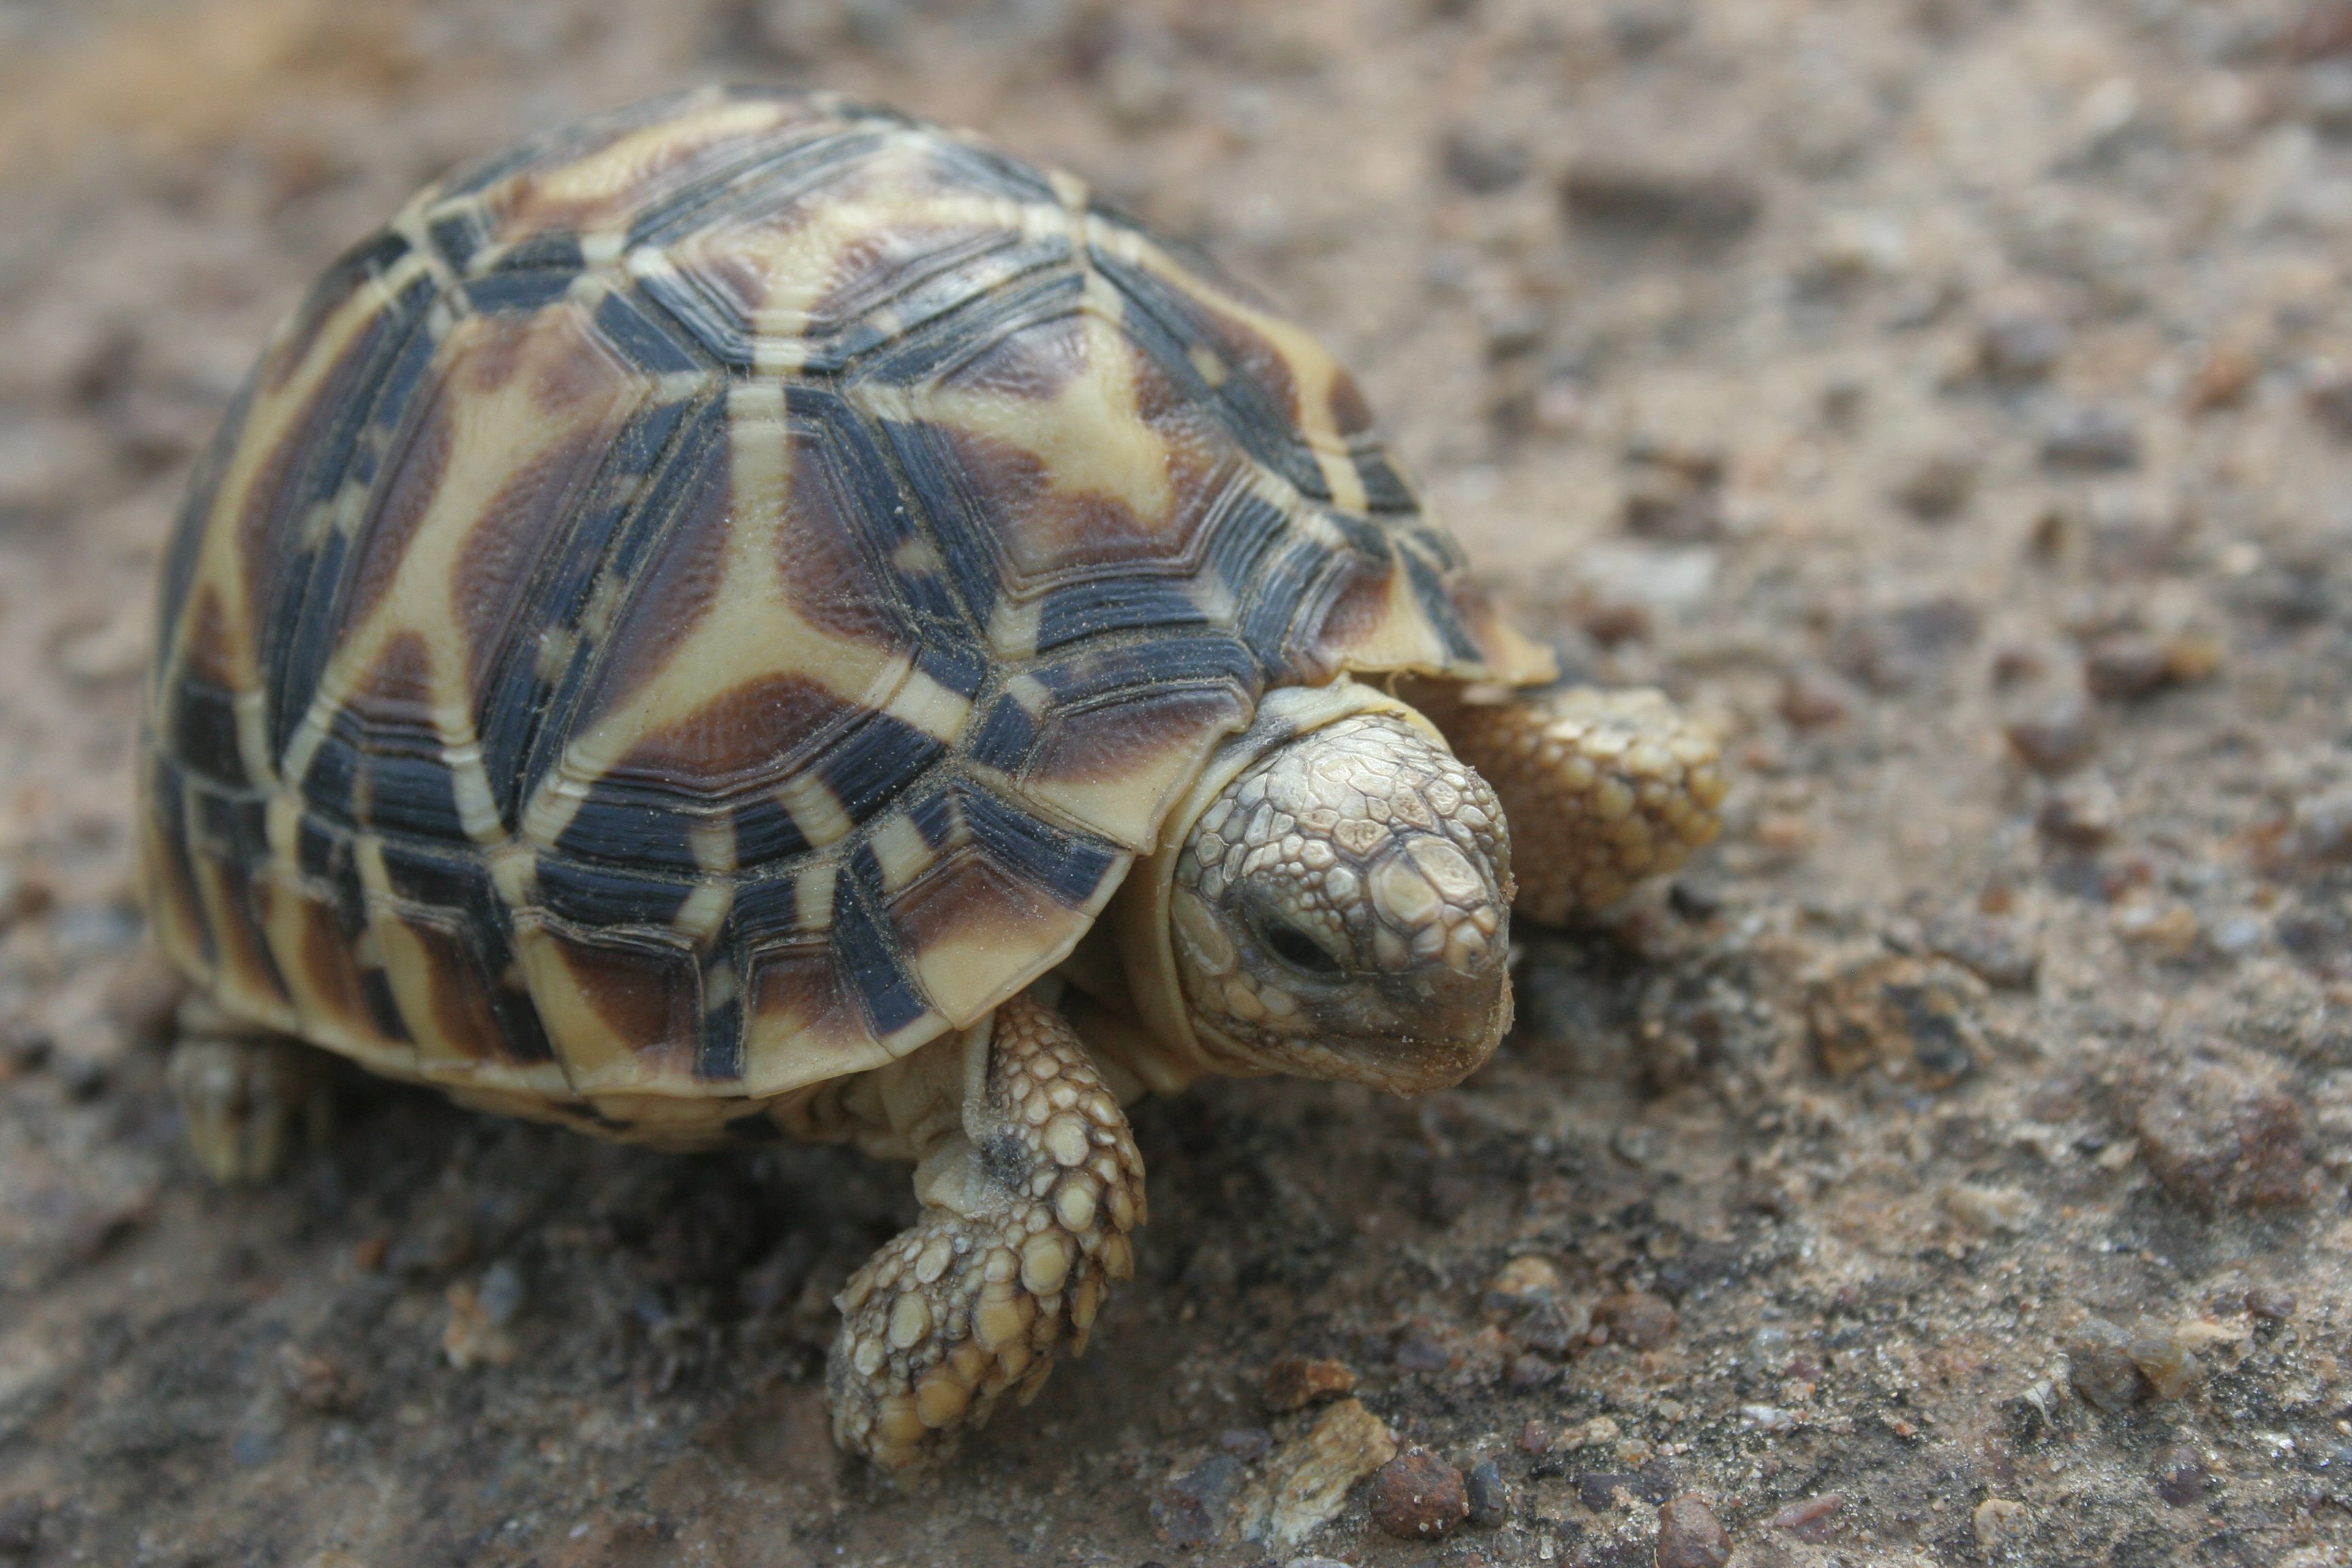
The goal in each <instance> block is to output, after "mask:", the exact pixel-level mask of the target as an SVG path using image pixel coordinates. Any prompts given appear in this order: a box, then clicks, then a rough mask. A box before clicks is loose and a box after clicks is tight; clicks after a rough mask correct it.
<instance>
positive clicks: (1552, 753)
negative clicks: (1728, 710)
mask: <svg viewBox="0 0 2352 1568" xmlns="http://www.w3.org/2000/svg"><path fill="white" fill-rule="evenodd" d="M1424 695H1425V694H1424V693H1423V692H1420V691H1416V692H1415V693H1414V697H1415V699H1416V700H1422V699H1423V697H1424ZM1427 695H1429V696H1431V697H1433V700H1426V701H1423V709H1424V710H1425V711H1426V712H1427V713H1428V715H1429V718H1430V719H1431V720H1432V721H1433V722H1434V723H1435V724H1436V725H1437V727H1438V728H1439V729H1440V730H1443V731H1444V732H1445V739H1446V741H1447V742H1449V743H1450V744H1452V746H1453V747H1454V754H1455V755H1456V756H1458V757H1460V758H1461V759H1462V760H1463V761H1464V762H1465V763H1469V764H1470V765H1471V766H1472V767H1474V768H1475V769H1476V770H1477V771H1478V773H1480V775H1481V776H1483V777H1484V778H1485V779H1486V782H1487V783H1488V784H1492V785H1494V787H1495V794H1496V798H1498V799H1499V800H1500V801H1501V802H1502V805H1503V816H1504V817H1505V819H1506V820H1507V822H1508V823H1509V825H1510V830H1511V870H1512V874H1513V875H1514V876H1515V877H1517V879H1518V889H1519V891H1518V897H1517V900H1515V901H1514V903H1513V906H1512V907H1513V909H1514V910H1517V912H1518V913H1519V914H1521V915H1524V916H1526V917H1527V918H1528V919H1529V920H1534V921H1542V922H1544V923H1545V924H1548V925H1557V924H1559V922H1560V921H1564V920H1565V919H1567V918H1568V916H1569V915H1570V914H1571V913H1573V912H1574V911H1576V910H1594V909H1599V908H1600V907H1601V906H1602V905H1605V904H1609V903H1612V902H1614V901H1615V900H1618V899H1621V898H1622V897H1624V895H1625V894H1626V893H1628V892H1630V891H1632V890H1633V885H1634V884H1635V883H1637V882H1639V881H1642V880H1643V879H1645V878H1648V877H1654V876H1656V875H1658V874H1660V873H1662V872H1666V871H1672V870H1675V869H1676V868H1679V867H1680V866H1681V865H1682V864H1683V862H1684V861H1685V860H1687V859H1688V858H1690V853H1691V851H1692V850H1694V849H1696V848H1697V847H1700V846H1701V845H1703V844H1706V843H1707V842H1709V841H1710V840H1712V839H1713V838H1714V837H1715V835H1716V832H1717V829H1718V828H1719V827H1721V826H1722V820H1721V818H1720V816H1718V815H1717V807H1718V806H1719V805H1722V803H1723V795H1724V790H1725V788H1726V780H1725V778H1724V774H1723V768H1722V748H1721V747H1720V746H1719V745H1718V744H1717V741H1716V739H1715V737H1714V736H1713V735H1711V734H1709V733H1707V732H1706V731H1705V730H1703V729H1701V728H1699V727H1698V726H1697V725H1696V723H1694V722H1693V721H1692V720H1691V719H1690V717H1689V716H1688V715H1686V714H1685V713H1684V712H1683V711H1682V710H1681V709H1679V708H1677V707H1675V704H1674V703H1673V702H1672V701H1671V700H1668V699H1667V697H1666V696H1665V694H1664V692H1660V691H1656V690H1652V689H1640V690H1630V691H1605V690H1602V689H1600V688H1598V687H1591V686H1574V687H1569V688H1567V689H1562V690H1558V691H1546V692H1526V693H1509V694H1506V695H1505V696H1504V697H1503V699H1502V700H1498V701H1493V702H1479V701H1472V700H1467V697H1466V694H1462V693H1459V692H1458V691H1457V692H1454V693H1445V692H1443V691H1441V692H1437V693H1433V694H1427Z"/></svg>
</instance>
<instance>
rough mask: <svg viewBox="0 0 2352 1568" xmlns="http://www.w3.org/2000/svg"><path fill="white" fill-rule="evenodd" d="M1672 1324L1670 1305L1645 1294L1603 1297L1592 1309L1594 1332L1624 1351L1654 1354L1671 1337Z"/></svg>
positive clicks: (1660, 1297)
mask: <svg viewBox="0 0 2352 1568" xmlns="http://www.w3.org/2000/svg"><path fill="white" fill-rule="evenodd" d="M1676 1322H1677V1318H1676V1315H1675V1309H1674V1304H1673V1303H1672V1302H1670V1301H1668V1300H1666V1299H1665V1298H1664V1297H1663V1296H1656V1295H1653V1294H1651V1293H1650V1292H1649V1291H1647V1290H1623V1291H1619V1292H1618V1293H1616V1294H1615V1295H1611V1296H1603V1297H1602V1298H1601V1300H1599V1301H1598V1302H1596V1303H1594V1305H1593V1308H1592V1326H1593V1329H1594V1331H1605V1332H1606V1334H1607V1335H1608V1339H1609V1341H1610V1342H1612V1343H1615V1344H1621V1345H1623V1346H1624V1347H1625V1348H1626V1349H1628V1350H1636V1351H1652V1350H1656V1349H1657V1348H1658V1347H1659V1346H1661V1345H1663V1344H1664V1343H1665V1342H1667V1341H1668V1340H1671V1339H1673V1338H1674V1337H1675V1325H1676Z"/></svg>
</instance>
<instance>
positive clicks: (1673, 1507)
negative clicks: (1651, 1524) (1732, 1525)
mask: <svg viewBox="0 0 2352 1568" xmlns="http://www.w3.org/2000/svg"><path fill="white" fill-rule="evenodd" d="M1730 1561H1731V1536H1730V1533H1729V1532H1728V1531H1726V1530H1725V1529H1724V1528H1723V1521H1721V1520H1719V1519H1717V1518H1716V1517H1715V1510H1713V1509H1711V1508H1709V1507H1707V1506H1706V1501H1705V1500H1702V1499H1700V1498H1696V1497H1690V1496H1684V1497H1678V1498H1670V1499H1668V1500H1666V1501H1665V1502H1664V1503H1662V1504H1660V1505H1659V1507H1658V1558H1657V1562H1658V1568H1723V1565H1724V1564H1725V1563H1728V1562H1730Z"/></svg>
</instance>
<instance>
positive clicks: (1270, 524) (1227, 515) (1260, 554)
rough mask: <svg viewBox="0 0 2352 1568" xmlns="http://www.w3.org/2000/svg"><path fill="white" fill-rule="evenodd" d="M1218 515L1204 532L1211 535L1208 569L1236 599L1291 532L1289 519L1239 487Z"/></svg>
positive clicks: (1278, 509) (1270, 504)
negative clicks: (1266, 555) (1269, 553)
mask: <svg viewBox="0 0 2352 1568" xmlns="http://www.w3.org/2000/svg"><path fill="white" fill-rule="evenodd" d="M1226 493H1227V494H1228V496H1230V497H1231V498H1232V500H1230V501H1229V503H1228V504H1227V505H1226V506H1225V507H1224V509H1223V515H1221V516H1219V517H1218V518H1216V519H1215V520H1213V521H1212V522H1210V523H1209V524H1208V526H1207V528H1206V529H1205V530H1204V531H1205V532H1207V533H1208V534H1209V554H1208V566H1209V570H1210V571H1212V572H1214V573H1215V574H1217V575H1218V576H1219V577H1220V578H1222V579H1223V581H1224V584H1225V586H1226V587H1227V588H1229V589H1231V590H1232V591H1233V592H1234V595H1235V596H1237V597H1238V596H1240V595H1243V594H1244V592H1245V591H1246V590H1247V589H1248V588H1249V586H1250V584H1252V583H1254V582H1255V581H1256V579H1257V574H1258V563H1259V562H1260V561H1261V560H1262V559H1263V558H1264V557H1265V552H1267V551H1268V550H1270V549H1272V548H1274V547H1275V546H1276V543H1277V542H1280V541H1281V540H1282V539H1283V538H1284V537H1285V535H1286V534H1287V533H1288V531H1289V530H1290V516H1289V514H1288V513H1287V512H1286V511H1284V510H1282V509H1281V508H1280V507H1277V506H1276V505H1274V504H1273V503H1272V502H1271V501H1268V500H1265V498H1264V497H1262V496H1255V495H1252V494H1250V493H1249V492H1248V491H1247V490H1244V489H1240V488H1238V487H1236V488H1235V489H1232V490H1230V491H1228V492H1226Z"/></svg>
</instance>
